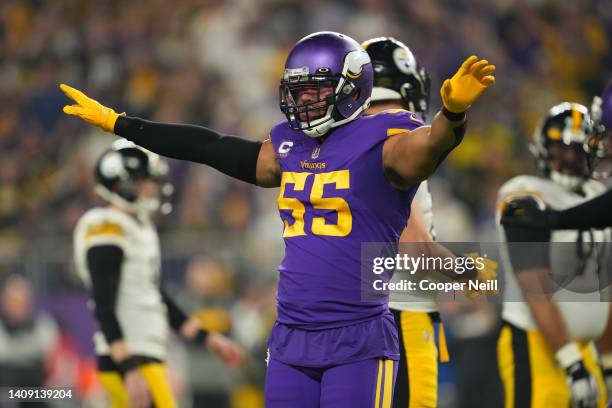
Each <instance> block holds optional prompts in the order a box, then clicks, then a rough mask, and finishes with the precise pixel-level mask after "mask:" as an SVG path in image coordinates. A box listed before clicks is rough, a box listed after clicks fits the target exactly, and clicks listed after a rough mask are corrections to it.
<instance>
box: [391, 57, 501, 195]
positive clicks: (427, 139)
mask: <svg viewBox="0 0 612 408" xmlns="http://www.w3.org/2000/svg"><path fill="white" fill-rule="evenodd" d="M494 71H495V66H493V65H490V64H489V62H488V61H487V60H480V61H478V57H476V56H471V57H470V58H468V59H467V60H466V61H465V62H464V63H463V64H462V65H461V68H459V70H458V71H457V73H456V74H455V75H453V77H452V78H450V79H447V80H446V81H444V84H443V85H442V88H441V89H440V94H441V96H442V102H443V103H444V107H443V108H442V109H441V111H440V112H438V113H437V114H436V115H435V116H434V119H433V121H432V123H431V126H422V127H420V128H418V129H415V130H413V131H410V132H406V133H404V134H401V135H397V136H394V137H391V138H389V140H387V141H386V142H385V145H384V147H383V165H384V167H385V173H386V174H387V177H388V179H389V181H390V182H391V183H392V184H393V185H395V186H396V187H398V188H409V187H411V186H412V185H414V184H415V183H417V182H419V181H421V180H425V179H426V178H428V177H429V176H430V175H431V174H432V173H433V172H434V171H435V170H436V168H437V167H438V166H439V165H440V163H441V162H442V161H443V160H444V159H445V158H446V156H447V155H448V154H449V153H450V152H451V151H452V150H453V149H454V148H455V147H456V146H458V145H459V143H461V140H463V135H464V134H465V128H466V123H465V118H466V115H465V112H466V111H467V110H468V109H469V107H470V106H471V104H472V103H473V102H474V101H475V100H476V99H478V97H479V96H480V95H481V94H482V93H483V92H484V90H485V89H486V88H487V87H489V86H490V85H492V84H493V83H494V82H495V78H494V77H493V76H492V75H491V74H493V72H494Z"/></svg>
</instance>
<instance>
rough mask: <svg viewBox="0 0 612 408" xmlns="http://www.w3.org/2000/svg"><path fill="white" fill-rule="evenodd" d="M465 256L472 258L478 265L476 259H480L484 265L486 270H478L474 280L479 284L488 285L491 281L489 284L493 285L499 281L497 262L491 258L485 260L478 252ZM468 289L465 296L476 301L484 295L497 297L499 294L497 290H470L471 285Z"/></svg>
mask: <svg viewBox="0 0 612 408" xmlns="http://www.w3.org/2000/svg"><path fill="white" fill-rule="evenodd" d="M464 256H465V257H466V258H472V259H473V260H474V262H475V263H476V265H478V262H477V261H476V258H480V262H482V263H483V264H484V268H482V269H478V268H476V278H475V279H474V280H477V281H478V283H479V284H481V283H487V282H489V281H491V282H489V283H490V284H491V285H492V284H493V281H495V280H496V279H497V262H495V261H493V260H492V259H489V258H484V257H482V256H480V254H479V253H477V252H473V253H469V254H465V255H464ZM467 288H468V289H466V291H465V294H466V296H467V297H468V298H470V299H474V298H476V297H478V296H480V295H482V294H489V295H495V294H497V293H498V290H497V289H491V290H478V289H474V290H472V289H469V285H468V286H467Z"/></svg>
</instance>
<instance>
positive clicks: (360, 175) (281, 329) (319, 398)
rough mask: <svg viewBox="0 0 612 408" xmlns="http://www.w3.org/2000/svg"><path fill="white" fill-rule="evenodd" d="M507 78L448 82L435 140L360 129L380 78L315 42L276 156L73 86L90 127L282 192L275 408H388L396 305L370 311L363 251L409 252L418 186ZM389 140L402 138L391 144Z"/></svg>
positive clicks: (340, 46)
mask: <svg viewBox="0 0 612 408" xmlns="http://www.w3.org/2000/svg"><path fill="white" fill-rule="evenodd" d="M494 70H495V67H494V66H492V65H490V64H489V63H488V61H486V60H478V58H477V57H476V56H472V57H470V58H468V59H467V60H466V61H465V62H464V63H463V65H462V66H461V67H460V69H459V70H458V72H457V73H456V74H455V75H454V76H453V77H452V78H450V79H448V80H446V81H445V82H444V84H443V86H442V89H441V94H442V100H443V102H444V107H443V108H442V110H441V111H440V112H438V113H437V114H436V115H435V117H434V119H433V121H432V124H431V126H424V124H423V123H422V121H420V120H419V119H418V118H416V117H414V116H411V115H410V114H409V113H407V112H405V111H401V112H389V113H381V114H378V115H372V116H367V117H365V116H362V114H363V112H364V111H365V110H366V109H367V107H368V105H369V103H370V97H371V91H372V75H373V72H372V64H371V62H370V58H369V56H368V54H367V53H366V52H365V50H364V49H363V48H362V47H361V46H360V45H359V43H357V42H356V41H355V40H353V39H352V38H350V37H347V36H346V35H343V34H340V33H335V32H319V33H314V34H311V35H309V36H307V37H305V38H303V39H302V40H300V41H299V42H298V43H297V44H295V45H294V47H293V48H292V49H291V51H290V52H289V55H288V57H287V60H286V63H285V70H284V73H283V77H282V79H281V84H280V108H281V111H282V112H283V113H284V114H285V116H286V117H287V119H286V120H285V121H283V122H281V123H279V124H278V125H276V126H274V127H273V128H272V130H271V131H270V138H269V139H267V140H265V141H264V142H258V141H252V140H248V139H244V138H239V137H234V136H227V135H222V134H220V133H219V132H217V131H214V130H211V129H207V128H204V127H200V126H193V125H177V124H165V123H155V122H150V121H146V120H142V119H139V118H133V117H128V116H123V115H118V114H117V113H115V112H114V111H113V110H112V109H109V108H107V107H104V106H103V105H101V104H100V103H98V102H96V101H94V100H92V99H91V98H88V97H87V96H86V95H84V94H83V93H81V92H79V91H77V90H75V89H73V88H70V87H68V86H66V85H61V88H62V89H63V90H64V92H65V93H66V94H67V95H68V96H69V97H70V98H71V99H74V100H75V102H76V104H75V105H72V106H66V107H64V112H65V113H67V114H69V115H74V116H78V117H80V118H82V119H84V120H85V121H87V122H89V123H91V124H93V125H96V126H99V127H100V128H102V129H104V130H105V131H108V132H113V133H116V134H118V135H120V136H124V137H126V138H127V139H130V140H132V141H134V142H135V143H137V144H140V145H142V146H143V147H146V148H147V149H150V150H152V151H155V152H156V153H159V154H163V155H166V156H170V157H175V158H179V159H183V160H191V161H195V162H200V163H204V164H207V165H209V166H211V167H213V168H215V169H217V170H219V171H221V172H224V173H225V174H228V175H230V176H232V177H235V178H237V179H240V180H243V181H246V182H248V183H252V184H255V185H258V186H261V187H280V191H279V197H278V208H279V212H280V217H281V219H282V221H283V224H284V230H283V238H284V240H285V257H284V259H283V260H282V263H281V265H280V267H279V272H280V279H279V283H278V291H277V308H278V318H277V322H276V324H275V325H274V327H273V329H272V333H271V335H270V339H269V359H268V361H269V365H268V370H267V378H266V386H265V398H266V406H267V407H272V408H274V407H287V406H292V407H295V406H301V407H319V406H321V407H332V406H333V407H371V406H373V405H376V406H384V407H389V406H390V404H391V397H392V392H393V381H394V378H395V374H396V370H397V364H396V363H395V362H396V361H397V359H398V358H399V350H398V340H397V331H396V329H395V325H394V321H393V316H392V315H391V313H390V312H389V308H388V297H387V296H383V295H381V296H380V297H379V298H378V299H377V300H375V301H363V300H362V296H361V295H362V293H361V283H362V277H361V265H360V264H361V243H362V242H385V243H388V242H397V241H398V239H399V236H400V233H401V231H402V230H403V228H404V226H405V225H406V222H407V216H408V214H407V212H406V208H407V207H408V206H409V205H410V202H411V200H412V198H413V196H414V194H415V192H416V189H417V187H418V185H419V182H420V181H422V180H425V179H426V178H427V177H429V175H430V174H431V173H432V172H433V171H434V170H435V168H436V167H437V165H438V163H439V162H440V161H441V160H442V159H443V158H444V157H445V155H446V154H448V152H450V151H451V150H452V149H453V148H454V147H455V146H457V145H458V144H459V142H460V141H461V139H462V138H463V135H464V132H465V117H466V113H465V112H466V111H467V109H468V108H469V107H470V105H471V104H472V103H473V102H474V101H475V100H476V99H477V98H478V97H479V96H480V95H481V94H482V92H483V91H484V90H485V89H486V88H487V87H488V86H490V85H491V84H493V82H494V80H495V79H494V77H493V76H492V73H493V72H494ZM390 133H401V134H398V135H397V136H395V137H388V135H389V134H390Z"/></svg>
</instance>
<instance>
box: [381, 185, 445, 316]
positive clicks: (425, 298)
mask: <svg viewBox="0 0 612 408" xmlns="http://www.w3.org/2000/svg"><path fill="white" fill-rule="evenodd" d="M413 202H415V203H416V204H417V205H418V206H419V207H420V208H421V211H422V212H423V219H424V220H425V224H426V226H427V229H428V231H429V235H431V237H432V238H433V239H435V237H436V234H435V231H434V225H433V202H432V199H431V193H430V192H429V185H428V184H427V180H425V181H423V182H421V185H420V186H419V188H418V190H417V192H416V194H415V196H414V199H413ZM420 278H421V277H418V276H416V275H411V274H410V273H409V272H408V271H404V270H396V271H395V273H394V274H393V278H392V279H391V281H392V282H399V281H401V280H413V281H417V280H418V279H420ZM436 296H437V295H436V292H435V291H427V292H423V291H416V290H414V291H407V290H406V291H393V293H392V294H391V300H390V302H389V307H390V308H392V309H395V310H406V311H412V312H436V311H437V310H438V304H437V302H436Z"/></svg>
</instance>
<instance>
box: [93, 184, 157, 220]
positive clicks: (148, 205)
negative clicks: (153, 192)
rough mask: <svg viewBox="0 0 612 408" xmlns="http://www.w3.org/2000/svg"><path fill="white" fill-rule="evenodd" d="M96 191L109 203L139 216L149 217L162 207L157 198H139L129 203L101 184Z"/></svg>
mask: <svg viewBox="0 0 612 408" xmlns="http://www.w3.org/2000/svg"><path fill="white" fill-rule="evenodd" d="M94 191H95V192H96V194H98V195H99V196H100V197H102V199H104V200H106V201H108V202H109V203H111V204H113V205H116V206H117V207H119V208H121V209H122V210H124V211H127V212H130V213H133V214H136V215H138V216H149V215H150V214H152V213H154V212H156V211H158V210H159V208H160V206H161V203H160V201H159V199H156V198H144V199H143V198H139V199H138V200H136V202H133V203H132V202H129V201H127V200H126V199H124V198H123V197H121V196H120V195H119V194H116V193H113V192H112V191H110V190H109V189H107V188H106V187H104V186H103V185H100V184H98V185H97V186H96V187H95V188H94Z"/></svg>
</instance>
